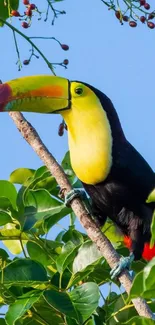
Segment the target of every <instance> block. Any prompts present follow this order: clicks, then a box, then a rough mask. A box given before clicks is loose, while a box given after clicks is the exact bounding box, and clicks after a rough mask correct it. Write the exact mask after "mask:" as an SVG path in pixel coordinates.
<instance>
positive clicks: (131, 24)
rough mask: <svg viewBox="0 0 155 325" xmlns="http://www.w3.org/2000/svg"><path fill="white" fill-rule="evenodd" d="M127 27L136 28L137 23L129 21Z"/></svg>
mask: <svg viewBox="0 0 155 325" xmlns="http://www.w3.org/2000/svg"><path fill="white" fill-rule="evenodd" d="M129 25H130V27H136V26H137V23H136V22H135V21H133V20H131V21H130V22H129Z"/></svg>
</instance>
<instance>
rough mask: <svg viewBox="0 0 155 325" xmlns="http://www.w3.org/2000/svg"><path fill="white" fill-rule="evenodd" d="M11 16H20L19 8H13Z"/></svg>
mask: <svg viewBox="0 0 155 325" xmlns="http://www.w3.org/2000/svg"><path fill="white" fill-rule="evenodd" d="M11 16H14V17H20V13H19V12H18V11H17V10H12V11H11Z"/></svg>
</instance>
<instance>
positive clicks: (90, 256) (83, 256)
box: [73, 240, 102, 273]
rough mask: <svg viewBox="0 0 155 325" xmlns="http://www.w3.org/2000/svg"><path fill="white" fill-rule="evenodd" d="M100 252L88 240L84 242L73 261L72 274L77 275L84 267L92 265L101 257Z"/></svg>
mask: <svg viewBox="0 0 155 325" xmlns="http://www.w3.org/2000/svg"><path fill="white" fill-rule="evenodd" d="M101 256H102V255H101V253H100V251H99V250H98V249H97V247H96V245H95V244H94V243H92V242H91V241H90V240H88V241H86V242H85V243H84V244H83V245H82V246H81V247H80V248H79V250H78V254H77V256H76V257H75V259H74V263H73V272H74V273H77V272H79V271H81V270H82V269H84V268H86V266H88V265H90V264H92V263H93V262H95V261H96V260H97V259H99V258H100V257H101Z"/></svg>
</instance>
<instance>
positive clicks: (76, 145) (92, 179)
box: [62, 82, 112, 185]
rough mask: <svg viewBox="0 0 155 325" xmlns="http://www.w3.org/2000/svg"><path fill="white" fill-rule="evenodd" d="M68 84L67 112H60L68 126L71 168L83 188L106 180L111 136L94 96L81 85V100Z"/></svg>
mask: <svg viewBox="0 0 155 325" xmlns="http://www.w3.org/2000/svg"><path fill="white" fill-rule="evenodd" d="M77 87H79V83H77V82H72V84H71V99H72V100H71V109H70V110H67V111H64V112H62V115H63V117H64V119H65V122H66V124H67V126H68V138H69V149H70V157H71V164H72V168H73V170H74V172H75V174H76V175H77V177H78V178H79V179H80V180H81V181H82V182H84V183H86V184H92V185H95V184H97V183H100V182H102V181H104V180H105V179H106V177H107V176H108V174H109V172H110V169H111V165H112V134H111V128H110V124H109V121H108V118H107V114H106V112H105V111H104V108H103V107H102V105H101V103H100V101H99V99H98V97H97V96H96V95H95V93H94V92H93V91H92V90H91V89H90V88H88V87H86V86H85V85H83V84H80V87H83V94H82V96H78V95H77V94H76V93H75V89H76V88H77Z"/></svg>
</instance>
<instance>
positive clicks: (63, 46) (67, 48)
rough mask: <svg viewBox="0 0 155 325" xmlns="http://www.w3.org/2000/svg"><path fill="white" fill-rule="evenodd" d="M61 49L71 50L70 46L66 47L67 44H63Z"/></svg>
mask: <svg viewBox="0 0 155 325" xmlns="http://www.w3.org/2000/svg"><path fill="white" fill-rule="evenodd" d="M61 48H62V49H63V50H64V51H68V50H69V46H68V45H66V44H61Z"/></svg>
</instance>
